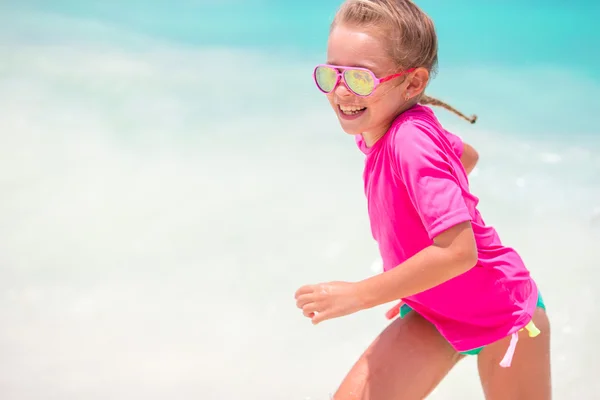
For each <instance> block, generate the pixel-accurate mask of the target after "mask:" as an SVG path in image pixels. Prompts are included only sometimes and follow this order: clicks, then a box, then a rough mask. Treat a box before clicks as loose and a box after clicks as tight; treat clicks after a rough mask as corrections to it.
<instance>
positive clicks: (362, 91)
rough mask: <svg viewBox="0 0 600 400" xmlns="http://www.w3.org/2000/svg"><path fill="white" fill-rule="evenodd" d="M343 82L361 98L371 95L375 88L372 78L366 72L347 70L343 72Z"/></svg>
mask: <svg viewBox="0 0 600 400" xmlns="http://www.w3.org/2000/svg"><path fill="white" fill-rule="evenodd" d="M344 80H345V81H346V84H347V85H348V88H349V89H350V90H352V91H353V92H354V93H356V94H359V95H361V96H366V95H368V94H371V92H372V91H373V89H374V88H375V82H374V81H373V76H372V75H371V74H370V73H368V72H367V71H361V70H356V69H349V70H346V71H345V72H344Z"/></svg>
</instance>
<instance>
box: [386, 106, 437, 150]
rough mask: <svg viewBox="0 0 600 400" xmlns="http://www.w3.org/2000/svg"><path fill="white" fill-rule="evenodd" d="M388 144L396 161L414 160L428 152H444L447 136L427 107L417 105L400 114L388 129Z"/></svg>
mask: <svg viewBox="0 0 600 400" xmlns="http://www.w3.org/2000/svg"><path fill="white" fill-rule="evenodd" d="M389 135H390V138H389V146H390V150H391V151H392V152H393V153H394V156H395V158H397V160H398V161H411V162H412V161H414V160H415V159H419V158H422V156H423V155H426V154H430V153H438V154H441V153H444V152H445V151H446V148H447V147H448V144H449V143H448V138H446V137H445V136H446V133H445V131H444V128H442V126H441V125H440V123H439V122H438V120H437V119H436V118H435V115H434V114H433V112H432V111H431V110H430V109H429V108H428V107H423V106H420V105H417V106H415V107H413V108H411V109H410V110H408V111H405V112H404V113H403V114H402V115H400V116H399V117H398V118H397V119H396V120H395V121H394V123H393V124H392V126H391V128H390V131H389Z"/></svg>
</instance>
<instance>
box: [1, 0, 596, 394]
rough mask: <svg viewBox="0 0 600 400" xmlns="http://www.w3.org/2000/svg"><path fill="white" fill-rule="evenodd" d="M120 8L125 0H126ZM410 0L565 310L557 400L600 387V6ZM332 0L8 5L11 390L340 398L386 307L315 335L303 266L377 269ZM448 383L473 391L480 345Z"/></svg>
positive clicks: (6, 271) (492, 213) (4, 248)
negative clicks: (327, 64)
mask: <svg viewBox="0 0 600 400" xmlns="http://www.w3.org/2000/svg"><path fill="white" fill-rule="evenodd" d="M125 3H126V5H125ZM482 3H483V2H475V1H470V0H461V1H455V2H452V4H445V3H444V4H442V2H440V1H432V0H426V1H425V0H424V1H422V2H419V4H421V5H422V6H423V8H424V9H425V10H426V11H427V12H429V13H430V14H431V15H432V17H433V18H434V19H435V21H436V23H437V26H438V32H439V35H440V46H441V48H440V71H439V74H438V76H437V77H436V78H435V80H434V81H433V83H432V85H431V90H430V93H431V94H432V95H435V96H437V97H440V98H442V99H445V100H447V101H448V102H450V103H451V104H453V105H454V106H456V107H457V108H459V109H461V110H463V111H464V112H465V113H466V114H472V113H477V114H478V115H479V118H480V119H479V121H478V123H477V124H475V125H472V126H471V125H468V124H466V123H464V122H463V121H461V120H459V119H457V118H456V117H454V116H453V115H450V114H449V113H447V112H446V111H444V110H439V111H438V115H439V118H440V119H441V120H442V122H444V123H445V124H446V125H447V126H448V128H449V129H450V130H452V131H453V132H455V133H457V134H459V135H461V136H462V137H463V138H464V139H465V140H466V141H467V142H468V143H471V144H472V145H474V146H475V147H476V148H477V149H478V150H479V152H480V155H481V160H480V164H479V166H478V167H477V169H476V170H475V171H474V173H473V175H472V178H471V182H472V188H473V190H474V192H475V193H476V194H477V195H478V196H479V197H480V199H481V211H482V213H483V215H484V217H485V219H486V221H487V222H488V223H491V224H493V225H494V226H496V228H497V229H498V230H499V232H500V234H501V236H502V238H503V240H504V241H505V242H506V243H507V244H509V245H511V246H514V247H515V248H517V249H518V250H519V252H520V253H521V254H522V256H523V257H524V259H525V260H526V262H527V264H528V266H529V268H530V269H531V271H532V274H533V276H534V277H535V278H536V280H537V281H538V283H539V285H540V287H541V289H542V291H543V294H544V299H545V300H546V302H547V305H548V307H549V313H550V318H551V322H552V324H553V332H552V335H553V342H552V363H553V378H554V391H555V397H556V398H558V399H562V398H577V399H594V398H597V396H598V395H597V393H598V392H599V391H600V383H599V382H598V379H597V373H596V372H594V371H597V370H598V367H600V361H599V359H600V345H598V341H597V338H598V336H599V335H600V323H599V322H598V316H600V306H598V302H599V301H600V295H599V294H598V291H597V290H596V289H595V287H596V284H595V281H596V280H597V279H599V278H600V273H599V272H598V260H599V259H600V247H599V246H598V245H597V243H598V240H599V239H600V137H599V134H600V128H599V126H600V113H599V112H598V110H600V100H599V99H600V72H599V70H598V66H599V65H600V60H599V55H598V52H597V51H596V50H595V49H596V48H597V42H598V40H599V39H600V31H599V30H598V29H596V28H595V24H596V21H597V19H598V17H600V7H599V6H598V4H597V3H595V2H591V1H573V2H570V3H567V2H559V1H544V2H541V1H531V2H528V4H523V3H522V2H516V1H513V0H510V1H503V2H499V1H489V2H485V4H482ZM338 4H339V3H338V2H334V1H330V0H321V1H316V0H307V1H304V2H296V3H286V2H275V1H271V0H254V1H243V2H242V1H239V0H227V1H220V2H208V1H204V0H200V1H183V0H181V1H173V2H167V1H165V0H153V1H147V2H141V1H129V2H116V1H100V0H78V1H75V0H56V1H53V2H47V1H41V0H38V1H33V0H28V1H21V2H18V3H17V2H16V1H15V2H8V1H5V2H1V3H0V107H1V110H2V111H1V114H0V115H1V117H0V193H1V195H0V320H1V321H2V324H1V328H0V359H1V360H2V362H0V397H1V398H2V399H6V400H29V399H61V400H70V399H78V400H79V399H132V398H145V399H167V398H169V399H171V398H177V399H192V398H194V399H198V398H200V399H203V400H234V399H242V398H243V399H248V400H282V399H285V400H296V399H298V400H307V399H311V400H325V399H328V398H329V397H328V396H329V393H332V392H333V391H334V390H335V388H336V386H337V385H338V384H339V382H340V381H341V379H342V378H343V376H344V375H345V374H346V372H347V371H348V370H349V368H350V367H351V365H352V363H353V362H354V361H355V360H356V358H357V357H358V356H359V354H360V353H361V352H362V351H363V350H364V348H365V347H366V346H367V345H368V344H369V343H370V342H371V341H372V340H373V339H374V337H375V336H376V335H377V334H378V333H379V332H380V331H381V329H383V327H384V326H385V325H386V323H387V321H386V320H385V318H384V315H383V313H384V312H385V310H386V306H382V307H379V308H377V309H374V310H369V311H364V312H362V313H358V314H355V315H352V316H349V317H346V318H342V319H337V320H333V321H329V322H327V323H324V324H322V325H320V326H318V327H313V326H312V325H311V324H310V323H309V322H308V321H307V320H306V319H305V318H303V317H302V316H301V314H300V312H299V311H298V310H297V309H296V308H295V304H294V299H293V295H294V291H295V290H296V289H297V288H298V287H299V286H301V285H303V284H306V283H315V282H321V281H327V280H349V281H351V280H358V279H362V278H364V277H366V276H368V275H370V274H373V273H376V272H377V259H378V255H377V250H376V246H375V244H374V242H373V240H372V238H371V237H370V230H369V226H368V220H367V215H366V204H365V200H364V195H363V192H362V181H361V179H362V178H361V173H362V160H363V158H362V155H361V154H360V152H359V151H358V149H357V148H356V146H355V144H354V142H353V139H352V138H351V137H349V136H347V135H345V134H344V133H343V132H342V131H341V129H340V128H339V126H338V125H337V122H336V120H335V117H334V115H333V113H332V112H331V111H330V110H329V109H328V105H327V103H326V101H325V99H324V98H323V97H322V96H321V95H320V93H319V92H318V91H317V90H315V89H314V88H313V83H312V80H311V72H312V66H313V65H314V64H316V63H318V62H321V61H323V60H324V50H325V41H326V35H327V29H328V23H329V21H330V19H331V17H332V16H333V14H334V12H335V9H336V7H337V6H338ZM431 398H433V399H481V398H483V396H482V393H481V389H480V387H479V382H478V377H477V371H476V365H475V359H474V358H469V359H466V360H464V361H463V362H461V364H460V365H459V366H458V367H457V368H456V369H455V370H453V371H452V372H451V373H450V375H449V376H448V377H447V378H446V380H445V381H444V382H443V383H442V384H441V385H440V387H439V388H438V389H437V390H436V391H435V393H434V394H433V395H432V396H431Z"/></svg>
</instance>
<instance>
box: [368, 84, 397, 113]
mask: <svg viewBox="0 0 600 400" xmlns="http://www.w3.org/2000/svg"><path fill="white" fill-rule="evenodd" d="M381 89H383V90H381V91H380V92H376V93H374V94H373V96H371V97H369V101H368V104H366V106H367V107H369V108H370V109H371V111H372V112H373V114H377V115H382V116H383V117H386V116H387V114H393V113H395V112H397V110H398V109H400V108H401V106H402V104H403V99H404V96H403V92H402V88H401V87H392V88H384V87H381Z"/></svg>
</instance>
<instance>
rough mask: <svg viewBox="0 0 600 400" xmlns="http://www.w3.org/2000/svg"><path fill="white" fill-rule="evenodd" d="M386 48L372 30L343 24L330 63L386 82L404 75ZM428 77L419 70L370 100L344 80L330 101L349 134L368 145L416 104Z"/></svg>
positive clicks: (383, 87)
mask: <svg viewBox="0 0 600 400" xmlns="http://www.w3.org/2000/svg"><path fill="white" fill-rule="evenodd" d="M385 46H386V43H385V42H384V41H382V40H381V39H380V38H379V37H378V36H376V35H375V34H374V33H372V32H371V31H369V30H368V29H364V28H359V27H356V26H352V25H345V24H339V25H336V26H335V27H334V28H333V30H332V31H331V33H330V35H329V42H328V46H327V64H331V65H338V66H345V67H362V68H367V69H369V70H371V71H372V72H373V73H374V74H375V76H376V77H377V78H379V79H382V78H384V77H387V76H389V75H392V74H396V73H399V72H401V71H400V69H399V68H398V66H397V64H396V62H394V60H393V59H391V58H390V57H389V55H388V54H389V53H388V51H387V48H386V47H385ZM428 77H429V75H428V71H427V70H426V69H424V68H416V69H415V70H414V71H413V72H411V73H409V74H407V75H405V76H401V77H397V78H393V79H391V80H389V81H386V82H383V83H381V84H380V85H379V86H377V88H376V89H375V91H374V92H373V94H372V95H371V96H368V97H361V96H357V95H355V94H354V93H352V92H351V91H349V90H348V88H347V87H346V85H345V84H344V83H343V80H342V81H340V83H339V84H338V85H337V87H336V88H335V89H334V90H333V91H332V92H331V93H329V94H327V98H328V100H329V102H330V104H331V106H332V107H333V109H334V111H335V112H336V114H337V116H338V119H339V121H340V124H341V126H342V129H343V130H344V131H345V132H347V133H349V134H353V135H356V134H363V136H364V137H365V139H366V140H367V141H368V142H374V141H376V140H377V139H379V138H380V137H382V136H383V135H384V134H385V133H386V132H387V130H388V129H389V127H390V126H391V124H392V122H393V120H394V119H395V118H396V117H397V116H398V115H399V114H400V113H402V112H403V111H404V110H406V109H407V108H409V107H410V106H412V105H413V104H414V98H415V96H417V95H418V94H419V93H420V92H422V91H423V89H424V88H425V85H426V83H427V80H428Z"/></svg>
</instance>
